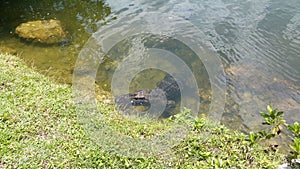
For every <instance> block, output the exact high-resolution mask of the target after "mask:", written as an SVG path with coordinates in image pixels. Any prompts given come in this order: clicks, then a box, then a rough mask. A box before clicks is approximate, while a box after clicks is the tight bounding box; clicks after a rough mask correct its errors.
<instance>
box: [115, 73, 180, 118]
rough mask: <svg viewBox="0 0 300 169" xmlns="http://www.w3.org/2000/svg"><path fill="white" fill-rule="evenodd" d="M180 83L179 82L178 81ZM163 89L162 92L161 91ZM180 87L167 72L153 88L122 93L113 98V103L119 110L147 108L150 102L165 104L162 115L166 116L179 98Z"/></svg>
mask: <svg viewBox="0 0 300 169" xmlns="http://www.w3.org/2000/svg"><path fill="white" fill-rule="evenodd" d="M179 83H180V82H179ZM162 91H163V92H162ZM180 96H181V94H180V88H179V85H178V82H177V81H175V79H174V78H173V77H172V76H171V75H169V74H167V75H166V76H165V77H164V79H163V80H162V81H160V82H159V83H157V85H156V88H155V89H145V90H139V91H135V92H133V93H129V94H123V95H120V96H118V97H116V98H115V104H116V105H117V107H118V108H119V110H121V111H126V109H127V110H130V111H132V110H133V109H132V108H135V107H138V106H139V107H140V106H142V107H144V109H149V108H150V107H151V103H153V104H155V105H156V104H158V105H164V106H166V107H165V109H164V112H163V114H162V115H163V116H168V114H170V112H171V111H172V110H173V109H174V108H175V107H176V103H177V102H178V101H179V100H180Z"/></svg>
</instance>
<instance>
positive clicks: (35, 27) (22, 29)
mask: <svg viewBox="0 0 300 169" xmlns="http://www.w3.org/2000/svg"><path fill="white" fill-rule="evenodd" d="M16 34H18V35H19V37H21V38H24V39H27V40H33V41H36V42H40V43H45V44H54V43H59V42H61V41H63V40H64V39H65V38H66V34H65V32H64V31H63V28H62V26H61V22H60V21H59V20H54V19H50V20H37V21H30V22H26V23H22V24H20V25H19V26H18V27H17V28H16Z"/></svg>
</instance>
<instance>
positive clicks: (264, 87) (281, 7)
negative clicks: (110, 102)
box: [0, 0, 300, 130]
mask: <svg viewBox="0 0 300 169" xmlns="http://www.w3.org/2000/svg"><path fill="white" fill-rule="evenodd" d="M1 2H2V4H1V5H2V6H1V7H0V8H1V10H0V11H1V12H0V14H1V16H4V17H1V22H0V30H1V32H0V38H1V45H5V46H8V47H11V48H14V49H16V50H17V51H18V52H19V54H20V57H22V58H23V59H24V60H25V61H26V63H28V64H29V65H33V66H34V67H36V68H37V69H38V70H39V71H40V72H42V73H44V74H46V75H49V76H50V77H52V78H54V79H56V80H58V81H60V82H64V83H71V79H72V72H73V68H74V64H75V61H76V59H77V56H78V53H79V51H80V50H81V49H82V47H83V45H84V44H85V43H86V41H87V40H88V38H89V37H90V36H91V35H92V33H94V32H97V30H100V31H101V30H102V29H104V28H105V26H103V25H105V24H106V23H108V25H109V24H112V25H113V24H115V23H118V21H119V20H121V19H122V18H128V17H132V18H133V19H134V18H135V17H136V16H139V15H142V14H143V13H147V12H160V13H164V14H170V15H174V16H179V17H181V18H183V19H184V20H186V21H188V22H190V23H192V24H193V25H195V26H196V27H197V28H198V29H199V30H200V31H201V34H199V40H200V41H201V43H203V44H204V45H205V46H206V47H207V48H209V50H211V51H212V55H211V57H217V58H220V59H221V61H222V64H223V66H224V72H225V73H224V75H222V76H220V77H219V79H220V81H222V82H224V83H225V81H224V79H226V86H227V88H226V93H220V95H226V102H225V107H224V111H223V112H222V113H223V115H222V122H223V123H225V124H227V125H228V126H230V127H232V128H238V129H240V130H248V129H259V128H261V121H262V118H261V117H260V115H259V112H260V111H263V110H265V107H266V105H267V104H272V105H273V106H274V107H277V108H278V109H280V110H283V111H285V118H286V119H287V122H288V123H292V122H294V121H299V119H300V92H299V91H300V1H299V0H291V1H282V0H275V1H271V0H260V1H236V0H217V1H207V0H185V1H181V0H158V1H154V2H149V1H145V0H140V1H132V0H122V1H116V0H107V1H106V2H105V3H103V2H102V1H100V2H97V1H83V0H76V1H71V0H56V1H47V3H46V2H39V3H35V2H34V1H25V2H23V1H20V2H19V3H18V5H17V6H16V4H15V3H14V4H13V3H12V2H9V1H1ZM50 18H57V19H59V20H61V21H62V23H63V26H64V27H65V30H66V31H67V34H68V37H69V39H70V43H69V44H59V45H52V46H43V45H37V44H34V43H30V42H25V41H24V40H20V39H19V38H18V37H17V36H16V35H15V34H14V33H13V32H14V29H15V27H16V26H17V25H18V24H20V23H22V22H26V21H29V20H36V19H50ZM153 19H155V18H153ZM129 21H130V20H129ZM110 33H112V32H110ZM152 43H154V42H149V44H148V46H152V47H153V46H155V47H157V46H159V43H157V44H155V43H154V44H152ZM174 43H175V42H174V41H172V42H170V43H166V44H162V47H161V48H164V49H168V50H170V51H173V52H175V53H176V51H177V53H176V54H178V55H179V54H180V53H181V52H182V53H181V54H182V57H181V58H183V59H186V62H187V63H190V68H191V69H192V70H193V72H194V73H195V74H196V78H197V82H198V84H203V86H202V87H203V88H202V89H201V90H202V91H203V90H205V91H206V93H205V92H204V93H205V94H202V95H205V97H207V98H206V99H204V100H208V103H207V104H208V105H203V107H201V110H205V111H207V110H208V108H207V106H209V103H210V95H211V93H210V92H207V91H209V90H210V86H211V85H214V84H210V82H209V79H208V74H207V72H206V71H205V70H203V69H204V68H205V67H204V66H203V65H202V63H197V64H193V63H195V60H193V58H194V57H192V56H191V57H188V56H189V55H191V54H189V53H191V52H190V51H188V50H181V51H180V50H178V48H180V47H178V46H177V47H174ZM172 45H173V46H172ZM124 46H125V47H124ZM175 46H176V43H175ZM124 51H126V53H127V54H128V56H130V54H131V55H132V54H133V53H130V52H132V51H128V48H126V45H124V44H122V43H120V44H119V46H118V45H117V46H116V47H115V48H113V49H112V50H111V51H110V54H109V57H108V58H107V61H106V62H105V63H104V64H102V65H100V69H99V72H98V79H97V82H98V84H99V85H100V86H101V87H102V88H103V89H105V90H108V91H109V90H110V79H111V76H112V75H113V72H114V70H115V68H114V64H115V61H116V60H118V59H120V58H123V57H124V56H123V55H122V53H123V54H124ZM185 56H186V57H185ZM194 59H195V58H194ZM206 66H207V65H206ZM208 66H210V65H208ZM161 73H162V72H157V71H156V72H155V71H154V72H153V71H152V72H151V71H150V72H149V73H147V72H143V73H141V74H139V75H138V76H137V77H136V79H135V81H134V82H133V83H132V85H131V90H132V91H134V90H140V89H144V88H148V87H152V88H153V87H154V86H155V84H156V83H157V82H158V81H159V80H161V79H162V77H163V75H162V74H161ZM153 75H157V76H153ZM145 77H149V78H145ZM147 79H148V81H147ZM149 79H150V81H151V83H150V82H149ZM200 95H201V93H200ZM221 106H223V105H220V107H221ZM203 112H204V111H203Z"/></svg>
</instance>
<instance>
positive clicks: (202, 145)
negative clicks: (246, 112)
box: [0, 54, 284, 168]
mask: <svg viewBox="0 0 300 169" xmlns="http://www.w3.org/2000/svg"><path fill="white" fill-rule="evenodd" d="M0 100H1V102H0V168H276V166H277V165H278V164H279V163H282V162H283V161H284V160H283V155H281V154H279V153H276V152H273V151H272V150H271V149H268V148H266V147H261V146H259V145H257V144H254V145H250V143H249V142H247V141H246V138H245V137H246V136H245V135H244V134H241V133H239V132H235V131H231V130H228V129H227V128H226V127H224V126H221V125H218V124H214V123H212V122H210V121H209V120H206V119H201V118H199V119H193V120H190V121H188V123H189V124H188V125H189V132H188V133H189V134H188V136H187V137H186V139H185V140H184V141H181V142H180V143H178V144H176V145H174V146H173V147H172V156H169V157H167V158H168V159H164V158H161V157H158V156H150V157H147V158H132V157H126V156H122V155H120V154H115V153H109V152H107V151H105V150H104V149H101V146H99V145H97V144H95V142H93V141H91V140H90V139H89V136H88V135H87V134H86V133H85V132H84V130H83V128H82V126H81V124H80V121H79V120H78V115H77V113H76V109H75V105H74V103H73V102H72V100H71V87H70V86H67V85H61V84H54V83H53V82H52V81H50V80H49V79H48V78H46V77H44V76H42V75H40V74H38V73H36V72H35V71H34V70H32V69H30V68H28V67H26V66H25V65H24V64H23V63H22V61H21V60H20V59H19V58H17V57H15V56H11V55H4V54H0ZM99 109H100V111H101V112H103V114H104V115H105V116H106V117H107V119H109V120H108V121H107V125H111V126H112V127H113V128H114V129H115V130H117V131H118V132H120V134H122V135H128V136H130V137H133V138H141V137H150V138H151V137H153V135H155V133H158V132H161V131H163V130H167V129H168V128H170V127H172V126H174V124H176V123H178V122H179V121H180V117H179V116H177V117H174V118H173V119H172V120H170V119H166V120H164V121H162V122H149V123H138V122H132V121H128V120H126V119H125V118H122V116H120V115H119V114H118V113H117V112H116V111H115V110H114V109H113V108H112V107H111V106H105V105H101V104H99ZM170 159H171V160H170Z"/></svg>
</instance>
